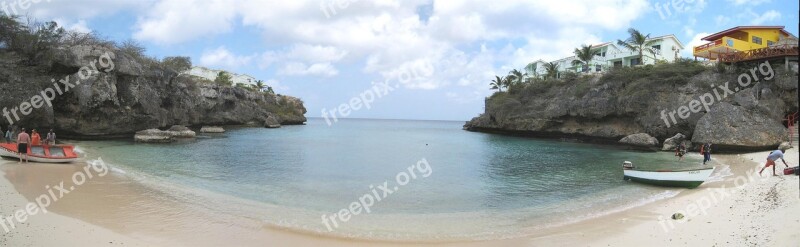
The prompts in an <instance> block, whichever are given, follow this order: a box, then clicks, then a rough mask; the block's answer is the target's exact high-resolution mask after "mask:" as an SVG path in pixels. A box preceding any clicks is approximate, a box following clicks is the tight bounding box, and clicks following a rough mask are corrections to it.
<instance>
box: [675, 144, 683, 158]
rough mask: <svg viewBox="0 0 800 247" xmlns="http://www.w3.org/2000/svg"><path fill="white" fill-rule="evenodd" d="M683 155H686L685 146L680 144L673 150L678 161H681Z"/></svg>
mask: <svg viewBox="0 0 800 247" xmlns="http://www.w3.org/2000/svg"><path fill="white" fill-rule="evenodd" d="M684 155H686V145H684V144H683V142H681V145H678V147H677V148H675V156H678V161H683V156H684Z"/></svg>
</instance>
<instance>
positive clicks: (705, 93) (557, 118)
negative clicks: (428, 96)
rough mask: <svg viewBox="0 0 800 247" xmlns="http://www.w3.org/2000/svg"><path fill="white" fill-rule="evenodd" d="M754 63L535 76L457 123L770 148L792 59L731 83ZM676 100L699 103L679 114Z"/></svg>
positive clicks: (784, 108) (779, 128)
mask: <svg viewBox="0 0 800 247" xmlns="http://www.w3.org/2000/svg"><path fill="white" fill-rule="evenodd" d="M758 66H759V64H755V63H753V64H740V65H738V66H736V67H728V68H724V67H703V66H702V65H700V64H697V63H693V62H689V61H682V62H678V63H675V64H662V65H656V66H645V67H639V68H622V69H616V70H612V71H611V72H608V73H606V74H604V75H594V76H579V75H567V76H566V77H568V78H567V79H562V80H556V79H548V80H539V81H537V82H534V83H532V84H526V85H520V86H513V87H511V89H510V92H500V93H495V94H494V95H492V96H491V97H489V98H487V99H486V103H485V104H486V108H485V113H483V114H481V115H480V116H478V117H475V118H474V119H472V120H471V121H469V122H467V123H466V124H465V125H464V129H466V130H470V131H483V132H495V133H507V134H517V135H528V136H538V137H573V138H574V137H577V138H588V139H594V140H606V141H613V142H615V141H617V140H620V138H623V137H625V136H628V135H631V134H637V133H646V134H649V135H650V136H653V137H656V138H657V139H658V140H659V141H661V142H663V140H665V139H667V138H669V137H672V136H674V135H676V134H677V133H682V134H683V135H686V136H687V137H688V138H689V139H690V140H691V141H692V142H695V143H698V142H712V143H714V144H716V146H717V150H718V151H737V150H759V149H768V148H775V147H777V145H778V144H780V143H781V142H782V141H786V139H787V129H786V127H785V126H784V124H785V123H783V122H782V120H783V118H784V117H785V116H786V114H789V113H794V112H796V111H797V110H798V98H797V97H798V95H797V88H798V85H797V65H796V63H795V64H790V68H789V69H788V70H787V69H785V68H784V67H785V65H783V64H776V63H772V64H770V68H772V69H773V70H771V72H772V73H773V75H774V76H773V77H772V79H770V80H766V79H764V78H765V77H767V76H764V75H762V73H761V72H760V70H756V71H754V72H753V73H754V75H756V76H759V78H760V81H759V82H758V83H755V82H753V83H749V84H748V85H746V86H741V85H739V83H738V81H737V80H738V78H739V76H741V75H742V74H749V73H751V71H750V69H753V68H758ZM792 66H793V67H794V68H791V67H792ZM764 71H765V73H764V74H768V72H770V70H767V69H766V67H764ZM745 82H746V81H745ZM709 95H710V96H709ZM717 95H718V96H717ZM709 98H713V102H712V103H711V104H705V105H708V108H707V110H706V108H705V107H704V106H703V105H700V106H697V105H696V104H695V103H692V101H698V102H702V101H701V100H705V101H708V100H709ZM682 106H686V108H689V109H691V108H694V109H697V108H700V110H699V111H698V112H696V113H695V112H692V111H690V112H689V114H688V116H687V117H686V118H681V117H680V116H681V112H682V111H679V110H680V109H681V107H682ZM672 111H676V113H673V114H674V115H675V117H674V118H675V121H673V120H671V118H672V117H671V116H670V112H672ZM683 113H684V114H683V116H686V115H687V114H685V113H686V112H685V111H683Z"/></svg>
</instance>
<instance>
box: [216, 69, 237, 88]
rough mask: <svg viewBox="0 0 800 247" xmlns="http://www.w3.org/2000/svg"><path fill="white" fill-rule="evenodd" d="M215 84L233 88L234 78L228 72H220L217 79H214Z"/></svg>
mask: <svg viewBox="0 0 800 247" xmlns="http://www.w3.org/2000/svg"><path fill="white" fill-rule="evenodd" d="M214 83H217V85H220V86H231V85H233V81H232V77H231V75H230V74H228V72H225V71H220V72H219V74H217V79H214Z"/></svg>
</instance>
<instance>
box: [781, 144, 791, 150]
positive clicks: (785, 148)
mask: <svg viewBox="0 0 800 247" xmlns="http://www.w3.org/2000/svg"><path fill="white" fill-rule="evenodd" d="M791 148H792V144H791V143H788V142H782V143H781V145H778V149H780V150H787V149H791Z"/></svg>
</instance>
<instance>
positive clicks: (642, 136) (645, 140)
mask: <svg viewBox="0 0 800 247" xmlns="http://www.w3.org/2000/svg"><path fill="white" fill-rule="evenodd" d="M619 142H620V143H623V144H628V145H634V146H643V147H655V146H658V139H656V138H655V137H652V136H650V135H648V134H647V133H638V134H633V135H629V136H626V137H623V138H622V139H620V140H619Z"/></svg>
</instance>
